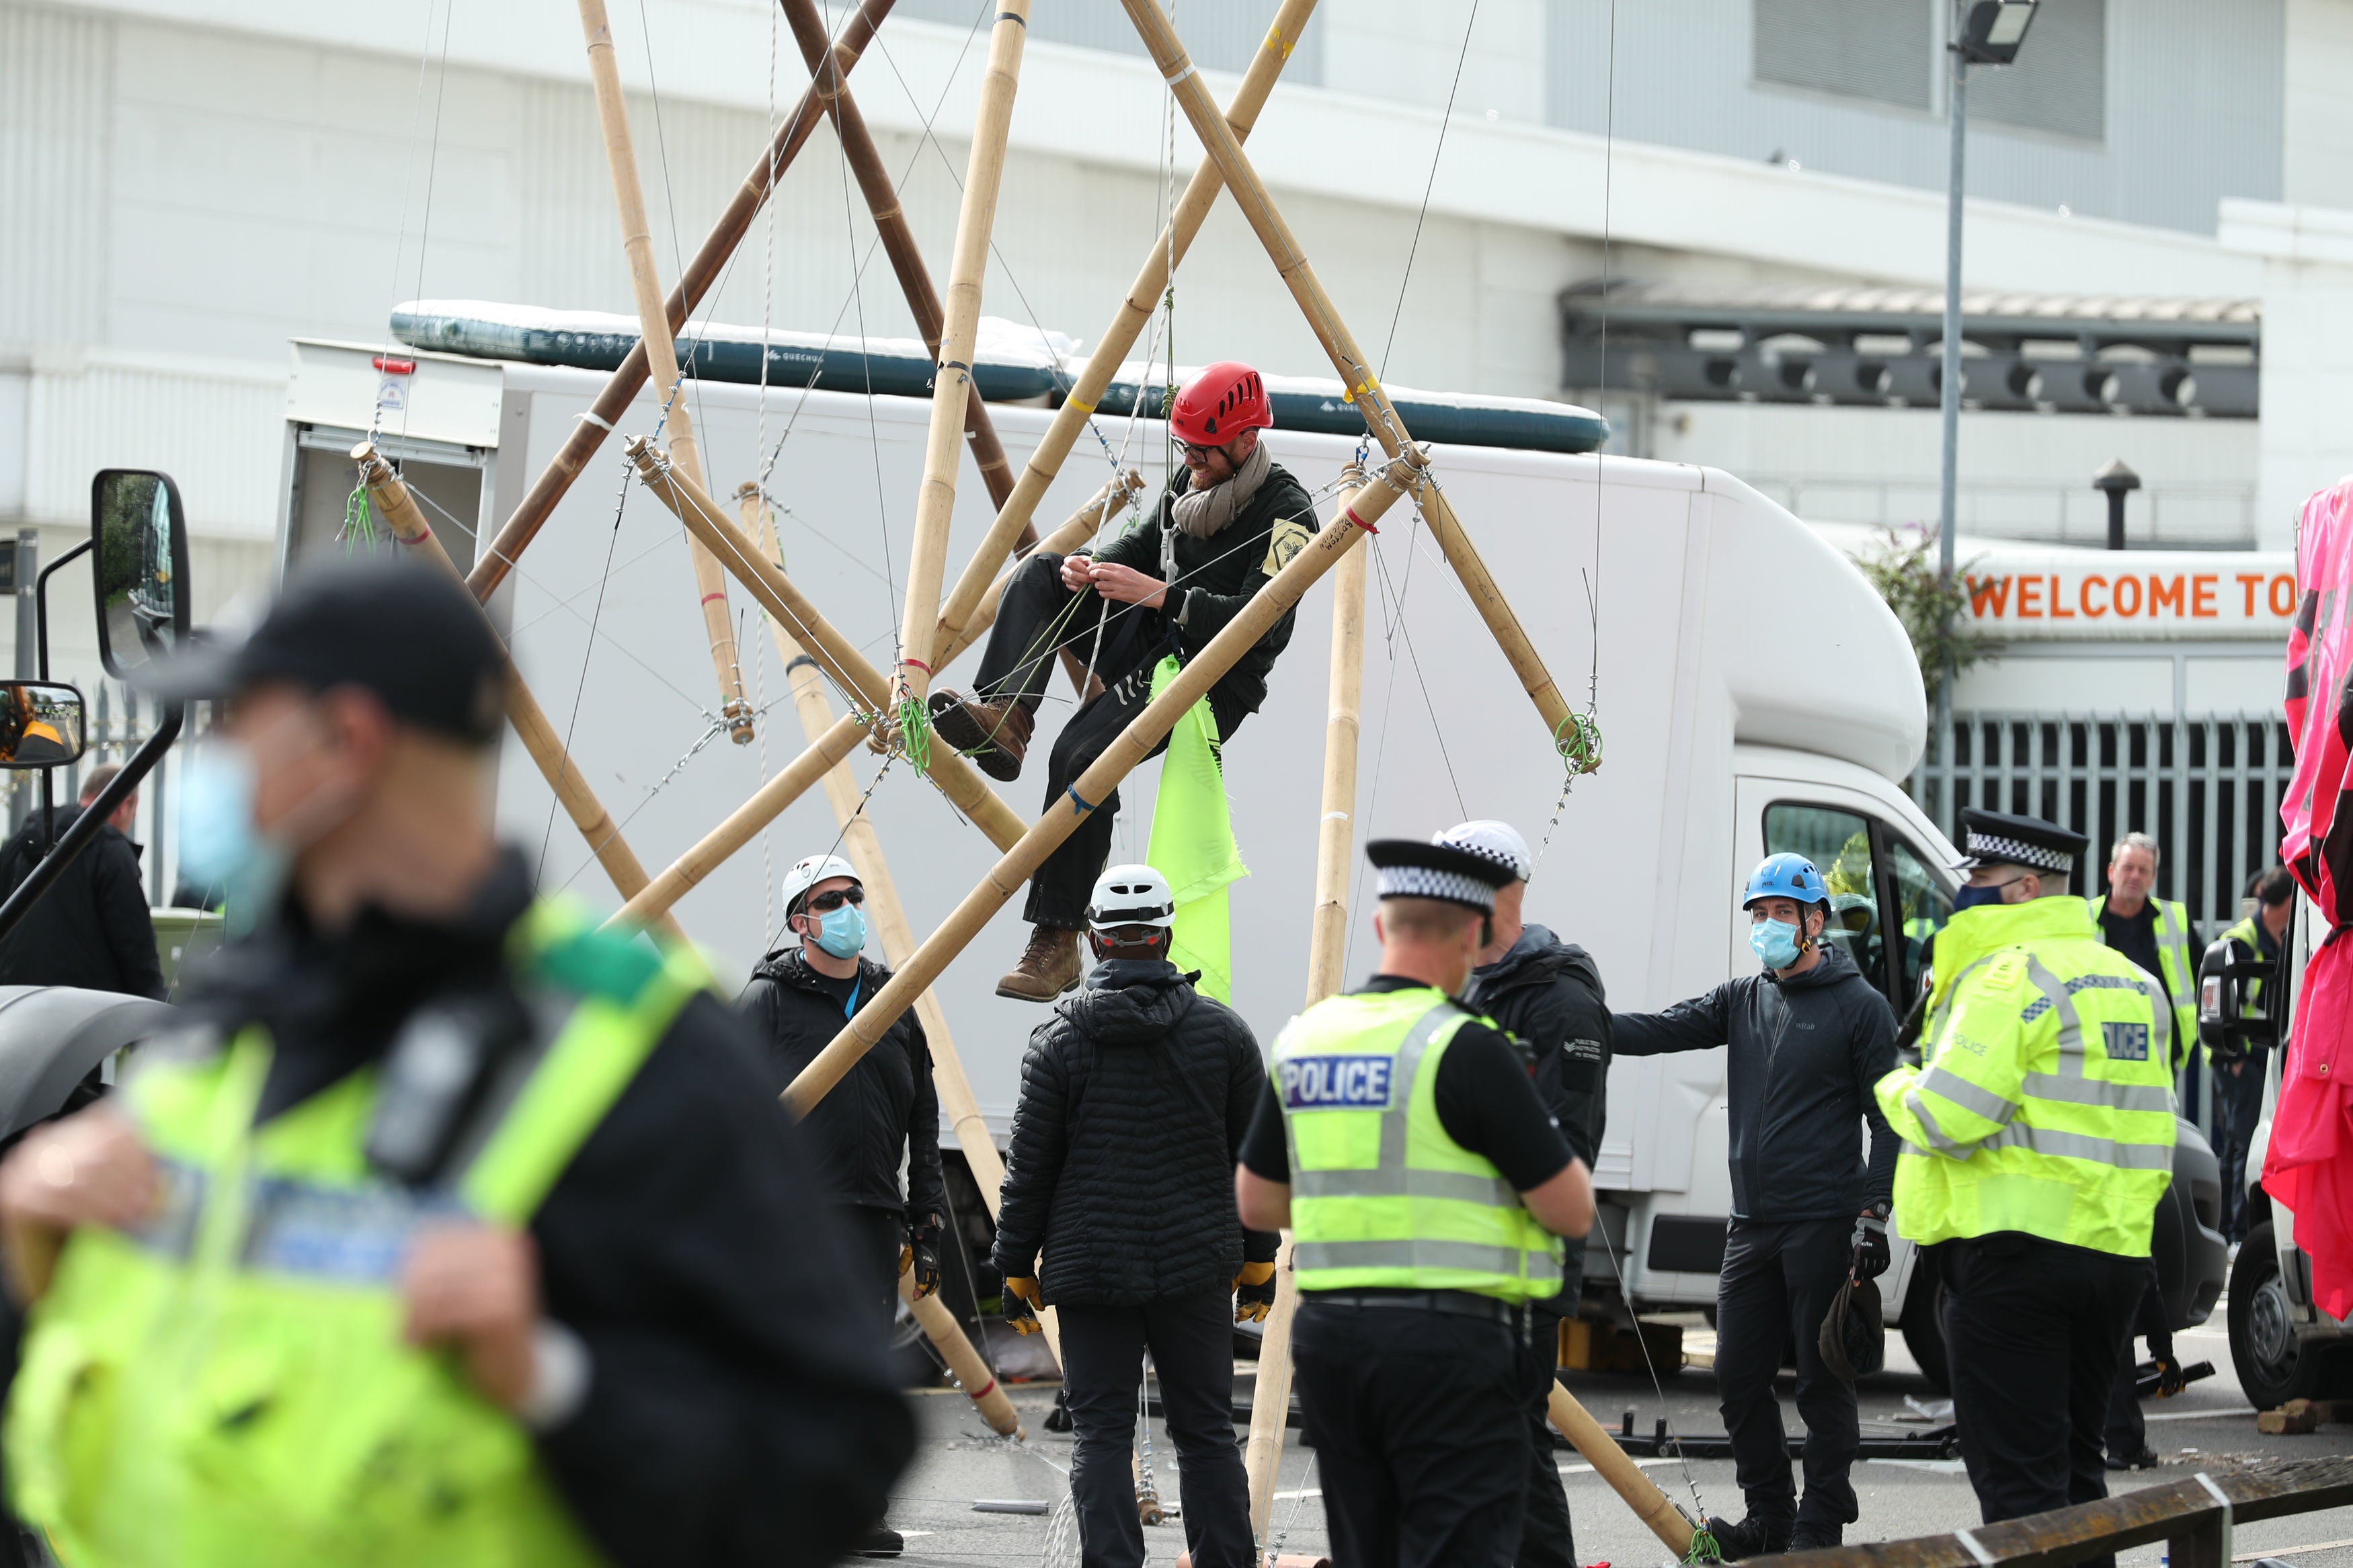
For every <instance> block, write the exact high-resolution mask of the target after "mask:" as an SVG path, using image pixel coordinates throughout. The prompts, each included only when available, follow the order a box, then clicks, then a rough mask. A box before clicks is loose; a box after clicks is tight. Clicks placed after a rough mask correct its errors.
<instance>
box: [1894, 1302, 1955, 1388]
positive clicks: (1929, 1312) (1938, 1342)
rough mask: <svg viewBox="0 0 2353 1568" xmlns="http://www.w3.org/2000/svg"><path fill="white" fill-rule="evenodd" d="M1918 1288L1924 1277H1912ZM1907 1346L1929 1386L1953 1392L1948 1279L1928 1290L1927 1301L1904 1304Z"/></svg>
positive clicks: (1904, 1328) (1905, 1342)
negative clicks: (1947, 1318) (1949, 1366)
mask: <svg viewBox="0 0 2353 1568" xmlns="http://www.w3.org/2000/svg"><path fill="white" fill-rule="evenodd" d="M1913 1282H1914V1285H1915V1288H1916V1287H1917V1286H1918V1285H1919V1284H1920V1283H1921V1280H1920V1279H1919V1276H1918V1275H1917V1274H1915V1275H1914V1276H1913ZM1902 1328H1903V1330H1904V1348H1905V1350H1908V1351H1910V1352H1912V1359H1913V1360H1914V1361H1916V1362H1918V1363H1920V1374H1921V1375H1922V1376H1923V1377H1926V1379H1927V1380H1928V1386H1929V1387H1931V1388H1933V1389H1935V1390H1936V1392H1937V1393H1939V1394H1950V1393H1952V1392H1953V1380H1952V1376H1951V1374H1950V1373H1949V1372H1948V1370H1947V1366H1946V1362H1945V1282H1944V1281H1943V1280H1942V1279H1939V1280H1937V1281H1936V1289H1933V1290H1930V1291H1928V1292H1927V1293H1926V1300H1919V1301H1913V1300H1906V1301H1905V1303H1904V1321H1903V1324H1902Z"/></svg>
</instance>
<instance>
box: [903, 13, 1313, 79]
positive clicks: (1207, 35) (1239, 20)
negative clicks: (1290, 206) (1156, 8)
mask: <svg viewBox="0 0 2353 1568" xmlns="http://www.w3.org/2000/svg"><path fill="white" fill-rule="evenodd" d="M1277 4H1278V0H1181V3H1180V4H1179V5H1177V6H1176V33H1177V36H1178V37H1181V38H1183V39H1184V40H1185V49H1186V52H1187V54H1189V55H1191V56H1192V57H1193V63H1194V64H1196V65H1198V66H1201V67H1204V68H1207V69H1209V70H1220V71H1232V72H1235V73H1236V74H1237V75H1239V74H1240V72H1242V71H1246V70H1248V69H1249V68H1250V60H1251V58H1253V57H1254V56H1256V55H1257V53H1258V48H1259V46H1260V45H1261V44H1262V43H1264V42H1265V41H1266V32H1267V29H1268V28H1269V27H1271V26H1273V25H1274V13H1275V9H1276V6H1277ZM996 14H997V7H996V5H994V4H993V3H991V0H899V3H898V4H897V5H894V6H893V7H892V16H913V17H916V18H918V19H919V20H922V21H925V22H945V23H947V24H949V25H950V26H957V27H969V26H972V25H973V21H974V18H976V17H979V18H981V30H982V31H983V33H986V32H987V26H988V19H989V18H992V17H994V16H996ZM1029 36H1030V37H1032V38H1035V39H1038V40H1039V41H1041V42H1045V43H1053V44H1075V45H1077V46H1078V47H1081V48H1087V49H1106V50H1109V51H1110V52H1112V53H1113V54H1121V55H1139V56H1140V55H1142V54H1143V53H1144V52H1145V51H1144V42H1143V40H1142V39H1140V38H1138V37H1136V36H1135V26H1134V24H1133V23H1131V22H1130V21H1129V20H1128V19H1127V13H1126V12H1125V11H1124V10H1122V9H1121V8H1120V7H1119V6H1117V5H1111V4H1107V3H1101V0H1082V3H1081V4H1076V5H1073V4H1071V0H1053V3H1051V4H1044V3H1041V4H1039V5H1033V6H1032V7H1031V8H1030V13H1029ZM1282 79H1283V80H1284V81H1286V82H1292V83H1295V84H1297V85H1300V86H1303V87H1320V86H1322V85H1323V81H1324V18H1323V16H1322V15H1321V14H1320V13H1319V14H1317V15H1315V16H1311V17H1310V18H1309V19H1308V23H1307V31H1306V32H1305V33H1304V34H1303V36H1302V37H1300V40H1299V45H1298V47H1296V48H1294V49H1293V50H1292V53H1291V62H1290V64H1288V65H1286V66H1284V67H1283V68H1282Z"/></svg>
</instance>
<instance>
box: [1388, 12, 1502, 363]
mask: <svg viewBox="0 0 2353 1568" xmlns="http://www.w3.org/2000/svg"><path fill="white" fill-rule="evenodd" d="M1478 25H1479V0H1471V14H1470V16H1466V17H1465V18H1463V22H1462V48H1461V53H1459V54H1457V55H1456V56H1455V57H1454V82H1453V85H1452V86H1451V87H1449V88H1448V89H1446V111H1445V113H1443V114H1441V115H1440V116H1439V120H1438V145H1437V146H1436V147H1433V148H1432V149H1430V178H1429V179H1428V180H1427V181H1425V182H1424V183H1423V184H1422V187H1421V210H1420V211H1419V212H1418V213H1416V214H1415V215H1414V218H1413V240H1412V243H1410V244H1409V245H1408V246H1407V247H1406V250H1405V276H1404V277H1402V278H1400V279H1398V297H1397V308H1396V309H1394V310H1391V311H1390V312H1389V335H1388V342H1385V343H1383V344H1382V345H1381V371H1380V373H1381V374H1383V375H1387V374H1388V373H1389V351H1390V350H1391V349H1393V348H1395V347H1397V332H1398V321H1401V320H1403V319H1404V316H1405V293H1406V286H1407V285H1408V284H1409V283H1411V282H1412V281H1413V262H1414V258H1415V257H1417V256H1419V255H1420V254H1421V226H1422V223H1423V220H1425V219H1426V218H1428V217H1429V216H1430V193H1432V192H1433V191H1435V190H1437V189H1438V161H1439V160H1440V158H1443V157H1444V156H1446V132H1448V130H1449V129H1451V127H1452V126H1453V124H1454V98H1455V95H1456V94H1457V93H1459V92H1461V90H1462V66H1463V62H1465V61H1466V60H1468V59H1469V58H1471V33H1472V29H1473V28H1475V27H1477V26H1478Z"/></svg>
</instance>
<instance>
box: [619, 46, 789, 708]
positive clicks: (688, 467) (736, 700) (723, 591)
mask: <svg viewBox="0 0 2353 1568" xmlns="http://www.w3.org/2000/svg"><path fill="white" fill-rule="evenodd" d="M579 5H580V28H581V31H582V32H584V33H586V35H587V38H588V79H589V81H590V82H591V83H592V84H593V85H594V86H595V88H596V118H597V120H598V121H600V122H602V124H603V126H604V130H605V162H606V164H607V166H608V168H609V169H610V170H611V172H612V175H613V202H614V205H616V206H617V207H618V208H619V209H620V214H621V252H622V254H623V255H624V256H625V257H627V258H628V264H629V291H630V293H631V294H632V295H633V296H634V297H635V298H636V300H637V306H638V342H640V343H641V344H642V345H643V346H644V348H645V351H646V365H647V369H648V370H649V373H650V374H651V375H652V376H653V384H654V390H655V395H656V396H657V398H659V399H667V400H668V402H669V404H670V410H669V413H668V415H667V416H666V417H667V419H668V421H669V424H670V461H671V462H672V463H673V464H675V465H676V466H677V467H678V469H679V471H680V472H681V473H682V474H684V475H686V477H687V478H689V479H692V480H693V481H694V482H695V483H696V484H698V485H700V484H702V453H701V452H700V450H699V449H698V448H697V447H696V446H695V441H694V418H693V416H692V415H691V413H690V412H689V411H688V409H687V403H688V398H687V396H686V389H685V387H684V386H683V385H682V384H681V383H680V381H679V376H678V345H677V343H676V342H674V341H672V339H671V337H670V311H669V310H668V308H667V302H666V301H665V300H664V299H663V296H662V290H661V282H660V279H659V278H657V277H656V276H655V272H654V240H653V232H652V228H651V226H650V225H649V223H648V222H647V220H646V197H645V192H644V191H643V190H642V189H641V188H640V187H639V185H638V154H637V150H636V149H635V148H634V147H633V146H631V144H630V141H629V109H628V104H627V103H626V102H625V101H623V100H622V97H621V68H620V65H619V62H618V61H617V60H616V58H614V54H613V29H612V27H611V26H610V25H609V24H608V23H607V20H606V17H605V0H579ZM763 352H765V348H764V351H763ZM686 551H687V557H688V559H689V560H690V561H691V563H693V566H694V588H695V592H696V594H697V595H700V597H699V600H698V607H699V608H700V609H701V610H702V630H703V635H704V637H707V638H708V639H709V640H710V644H711V664H712V669H713V670H714V671H715V672H716V673H717V675H718V677H719V694H720V715H721V717H723V718H724V719H725V720H726V721H727V732H728V735H729V736H730V738H732V739H733V741H734V742H735V743H736V744H737V745H739V746H742V745H747V744H749V743H750V742H751V739H752V705H751V704H750V703H749V702H746V701H744V670H743V667H742V665H741V663H740V662H739V661H738V659H737V658H736V654H735V624H734V621H733V617H732V616H730V615H729V614H728V610H727V577H726V574H724V573H723V572H722V571H721V570H720V569H719V563H718V561H717V560H716V559H714V558H713V557H712V553H711V552H710V550H709V549H708V548H706V547H705V546H704V544H703V543H702V541H701V540H700V539H689V540H688V541H687V542H686Z"/></svg>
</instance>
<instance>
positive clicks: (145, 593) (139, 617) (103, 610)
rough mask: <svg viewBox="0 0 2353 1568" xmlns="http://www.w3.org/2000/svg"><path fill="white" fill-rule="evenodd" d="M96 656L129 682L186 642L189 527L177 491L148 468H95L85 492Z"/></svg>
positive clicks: (168, 479)
mask: <svg viewBox="0 0 2353 1568" xmlns="http://www.w3.org/2000/svg"><path fill="white" fill-rule="evenodd" d="M90 552H91V555H92V558H93V559H92V569H91V571H90V581H91V582H92V583H93V584H96V585H97V589H98V656H99V658H100V659H101V660H102V661H104V663H105V665H106V672H107V673H108V674H109V675H111V676H113V677H114V678H115V679H118V680H122V679H130V678H131V677H132V676H133V675H134V674H136V673H137V672H138V671H139V670H141V669H142V668H144V667H145V666H146V665H147V664H148V663H149V662H150V661H152V660H153V659H155V658H158V657H160V656H162V655H164V654H168V653H170V652H171V651H172V649H173V648H174V647H175V646H176V645H177V644H178V643H179V642H180V640H181V639H182V638H184V637H186V636H187V635H188V612H189V608H190V606H189V602H188V519H187V513H186V512H185V510H183V509H182V507H181V505H180V487H179V486H177V485H175V484H174V483H173V482H172V476H171V475H169V474H161V473H157V472H155V471H154V470H153V469H151V468H101V469H100V470H99V473H98V477H97V478H96V479H92V480H91V481H90Z"/></svg>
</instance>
